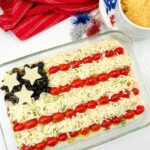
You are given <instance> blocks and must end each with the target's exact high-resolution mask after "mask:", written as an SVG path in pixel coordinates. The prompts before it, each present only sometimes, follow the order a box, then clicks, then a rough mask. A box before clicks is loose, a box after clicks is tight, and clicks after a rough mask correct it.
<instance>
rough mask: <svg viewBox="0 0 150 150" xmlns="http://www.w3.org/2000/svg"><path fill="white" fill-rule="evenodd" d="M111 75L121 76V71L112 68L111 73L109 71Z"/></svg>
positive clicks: (113, 76) (114, 76)
mask: <svg viewBox="0 0 150 150" xmlns="http://www.w3.org/2000/svg"><path fill="white" fill-rule="evenodd" d="M109 76H110V77H112V78H117V77H119V76H120V71H119V70H112V71H111V72H110V73H109Z"/></svg>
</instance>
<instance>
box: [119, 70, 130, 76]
mask: <svg viewBox="0 0 150 150" xmlns="http://www.w3.org/2000/svg"><path fill="white" fill-rule="evenodd" d="M129 71H130V70H129V68H123V69H120V74H121V75H124V76H127V75H128V74H129Z"/></svg>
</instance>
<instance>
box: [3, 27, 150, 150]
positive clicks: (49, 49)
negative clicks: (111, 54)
mask: <svg viewBox="0 0 150 150" xmlns="http://www.w3.org/2000/svg"><path fill="white" fill-rule="evenodd" d="M113 33H116V34H117V33H118V34H120V35H123V36H125V37H126V38H128V40H130V42H131V44H132V46H134V42H133V40H132V38H130V37H129V36H128V35H126V34H125V33H124V32H122V31H120V30H112V31H106V32H103V33H100V34H97V35H95V36H93V37H88V38H84V39H80V40H77V41H72V42H68V43H65V44H61V45H58V46H54V47H51V48H47V49H44V50H41V51H38V52H35V53H31V54H29V55H25V56H23V57H19V58H17V59H14V60H11V61H8V62H4V63H2V64H0V69H1V68H2V67H5V66H7V65H9V64H11V63H16V62H18V61H21V60H23V59H27V58H30V57H33V56H36V55H39V54H44V53H46V52H48V51H53V50H56V49H58V48H61V47H65V46H69V45H72V44H77V43H80V42H84V41H86V40H88V39H89V40H92V39H96V38H98V37H103V36H105V35H109V34H113ZM133 53H134V52H133ZM135 57H136V58H137V59H138V56H137V55H136V56H135ZM143 79H144V80H145V78H143ZM147 88H148V87H147ZM148 126H150V122H147V123H145V124H143V125H140V126H138V127H135V128H134V129H130V130H128V131H125V132H123V133H120V134H118V135H115V136H113V137H111V138H109V139H105V140H103V141H99V142H97V143H92V144H91V145H90V146H87V147H86V148H81V150H86V149H89V148H93V147H96V146H99V145H101V144H104V143H107V142H109V141H112V140H115V139H118V138H120V137H123V136H125V135H127V134H129V133H132V132H135V131H137V130H140V129H142V128H145V127H148ZM0 129H1V131H2V136H3V139H4V142H5V145H6V148H7V142H6V139H5V136H4V134H3V130H2V126H1V122H0Z"/></svg>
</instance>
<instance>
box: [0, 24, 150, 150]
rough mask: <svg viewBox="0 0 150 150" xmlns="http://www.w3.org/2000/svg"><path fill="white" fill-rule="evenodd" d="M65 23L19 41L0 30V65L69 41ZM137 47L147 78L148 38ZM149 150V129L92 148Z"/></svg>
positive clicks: (1, 149)
mask: <svg viewBox="0 0 150 150" xmlns="http://www.w3.org/2000/svg"><path fill="white" fill-rule="evenodd" d="M66 24H67V21H64V22H63V23H61V24H58V25H56V26H55V27H52V28H50V29H48V30H46V31H44V32H42V33H40V34H38V35H37V36H35V37H33V38H31V39H29V40H27V41H20V40H18V39H17V38H16V37H15V36H13V35H12V34H11V33H4V32H3V31H2V30H0V64H1V63H3V62H7V61H9V60H12V59H15V58H18V57H21V56H24V55H27V54H30V53H33V52H36V51H40V50H43V49H45V48H50V47H53V46H56V45H60V44H62V43H66V42H69V41H70V37H69V33H68V31H69V30H68V28H70V27H68V26H67V28H66ZM136 43H137V44H138V46H139V49H138V50H137V55H140V56H141V58H142V61H143V67H144V68H145V71H146V74H147V76H148V75H150V70H149V69H150V67H149V66H150V60H149V59H150V48H149V45H150V38H149V39H144V40H139V41H136ZM104 149H105V150H127V149H129V150H130V149H135V150H141V149H144V150H150V127H147V128H145V129H142V130H140V131H137V132H135V133H131V134H130V135H126V136H124V137H121V138H119V139H117V140H114V141H111V142H109V143H106V144H103V145H100V146H98V147H95V148H92V150H104ZM0 150H5V145H4V142H3V139H2V136H1V133H0Z"/></svg>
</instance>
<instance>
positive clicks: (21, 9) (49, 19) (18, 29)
mask: <svg viewBox="0 0 150 150" xmlns="http://www.w3.org/2000/svg"><path fill="white" fill-rule="evenodd" d="M0 7H1V8H2V9H3V11H4V13H3V14H2V15H0V27H1V28H2V29H3V30H4V31H6V32H7V31H10V30H11V31H12V32H13V33H14V34H15V35H16V36H17V37H18V38H19V39H21V40H25V39H27V38H29V37H31V36H33V35H35V34H37V33H39V32H40V31H42V30H44V29H46V28H48V27H51V26H53V25H55V24H57V23H59V22H60V21H62V20H64V19H66V18H68V17H70V16H71V15H75V14H77V13H81V12H90V11H92V10H94V9H96V8H97V7H98V0H69V1H68V0H28V1H27V0H0Z"/></svg>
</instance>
